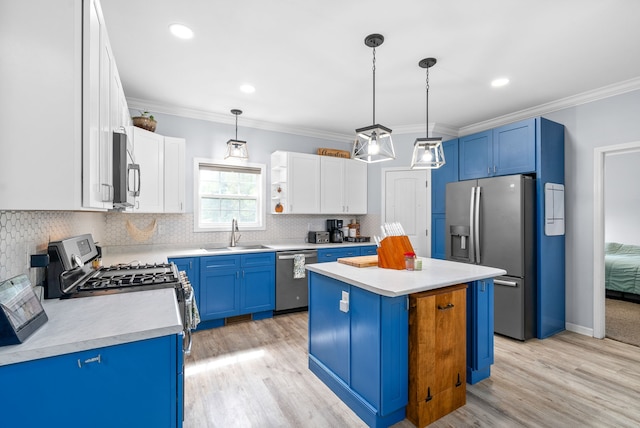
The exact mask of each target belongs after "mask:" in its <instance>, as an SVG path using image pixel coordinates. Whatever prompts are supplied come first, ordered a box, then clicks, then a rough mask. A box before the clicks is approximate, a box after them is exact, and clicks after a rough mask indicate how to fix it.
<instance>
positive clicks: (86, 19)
mask: <svg viewBox="0 0 640 428" xmlns="http://www.w3.org/2000/svg"><path fill="white" fill-rule="evenodd" d="M34 11H37V13H34ZM0 28H2V33H3V34H4V35H6V36H7V37H6V43H5V41H4V40H3V42H2V43H1V44H0V48H1V49H2V51H1V52H0V55H1V56H2V67H0V94H2V96H1V97H0V127H2V129H3V147H2V156H0V210H81V209H93V210H105V209H108V208H111V207H112V202H111V201H112V198H113V187H112V184H113V178H112V162H111V159H112V145H113V143H112V134H111V132H112V131H113V130H114V129H117V128H118V127H119V126H121V124H120V123H119V122H121V120H116V117H118V118H122V117H123V116H124V115H123V114H120V115H119V116H116V115H114V110H113V103H112V98H113V94H114V93H118V92H120V91H121V89H122V88H121V85H119V77H118V76H117V68H116V66H115V61H114V57H113V53H112V52H111V47H110V46H109V39H108V36H107V30H106V26H105V23H104V19H103V17H102V11H101V8H100V3H99V2H98V0H69V1H65V2H52V1H50V0H33V1H29V2H24V1H22V2H21V1H10V2H3V3H2V13H0ZM10 41H13V42H10ZM116 82H117V83H116ZM117 86H120V88H117ZM120 93H121V92H120ZM121 95H122V98H121V99H120V102H119V104H120V111H122V106H123V101H124V106H125V107H126V100H124V95H123V93H121ZM127 115H128V111H127Z"/></svg>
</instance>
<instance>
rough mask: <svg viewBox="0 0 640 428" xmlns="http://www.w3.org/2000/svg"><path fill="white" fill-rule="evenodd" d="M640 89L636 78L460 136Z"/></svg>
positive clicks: (502, 118)
mask: <svg viewBox="0 0 640 428" xmlns="http://www.w3.org/2000/svg"><path fill="white" fill-rule="evenodd" d="M639 89H640V77H635V78H633V79H629V80H625V81H623V82H618V83H614V84H612V85H608V86H603V87H602V88H598V89H594V90H592V91H587V92H583V93H581V94H578V95H572V96H570V97H566V98H561V99H559V100H556V101H551V102H549V103H545V104H541V105H539V106H535V107H531V108H528V109H524V110H520V111H517V112H514V113H510V114H506V115H504V116H499V117H496V118H493V119H489V120H485V121H482V122H478V123H474V124H472V125H468V126H463V127H461V128H460V129H459V134H458V136H463V135H469V134H473V133H475V132H480V131H484V130H487V129H491V128H496V127H498V126H502V125H507V124H509V123H513V122H517V121H519V120H523V119H528V118H531V117H536V116H543V115H545V114H548V113H552V112H554V111H558V110H563V109H565V108H570V107H575V106H579V105H582V104H587V103H590V102H593V101H598V100H601V99H604V98H609V97H613V96H616V95H621V94H625V93H627V92H632V91H637V90H639Z"/></svg>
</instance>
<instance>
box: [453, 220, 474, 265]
mask: <svg viewBox="0 0 640 428" xmlns="http://www.w3.org/2000/svg"><path fill="white" fill-rule="evenodd" d="M469 234H470V228H469V226H458V225H453V224H452V225H451V226H449V237H450V239H451V258H453V259H458V260H469Z"/></svg>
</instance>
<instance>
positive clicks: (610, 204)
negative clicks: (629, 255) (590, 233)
mask: <svg viewBox="0 0 640 428" xmlns="http://www.w3.org/2000/svg"><path fill="white" fill-rule="evenodd" d="M639 175H640V151H638V152H635V153H626V154H623V155H621V154H616V155H607V156H606V157H605V175H604V177H605V181H604V195H605V212H604V217H605V219H604V226H605V229H604V236H605V242H620V243H623V244H634V245H640V220H639V213H640V186H638V184H637V183H638V181H639V180H638V176H639Z"/></svg>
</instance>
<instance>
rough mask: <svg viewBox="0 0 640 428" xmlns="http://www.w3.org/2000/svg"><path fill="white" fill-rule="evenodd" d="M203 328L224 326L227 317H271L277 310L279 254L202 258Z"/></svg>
mask: <svg viewBox="0 0 640 428" xmlns="http://www.w3.org/2000/svg"><path fill="white" fill-rule="evenodd" d="M199 285H200V294H199V300H198V309H199V310H200V318H201V319H202V321H210V322H207V323H203V324H201V327H200V328H210V327H219V326H222V325H224V323H225V318H228V317H233V316H237V315H245V314H252V318H253V319H261V318H267V317H271V316H272V315H273V310H274V308H275V253H274V252H262V253H250V254H241V255H223V256H207V257H202V258H201V259H200V284H199Z"/></svg>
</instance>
